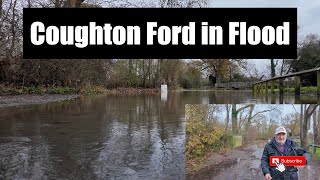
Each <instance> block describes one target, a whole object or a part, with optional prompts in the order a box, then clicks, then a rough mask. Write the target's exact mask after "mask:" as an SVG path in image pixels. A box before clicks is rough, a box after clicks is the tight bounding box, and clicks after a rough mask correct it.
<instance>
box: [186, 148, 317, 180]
mask: <svg viewBox="0 0 320 180" xmlns="http://www.w3.org/2000/svg"><path fill="white" fill-rule="evenodd" d="M265 143H266V142H258V143H256V144H253V145H250V146H247V147H240V148H237V149H235V150H232V151H230V152H228V153H225V154H216V153H215V154H212V155H211V156H210V157H209V158H208V159H207V162H206V164H207V165H206V167H205V168H203V169H201V170H200V171H199V172H197V173H196V174H194V175H190V176H187V179H206V180H217V179H218V180H219V179H223V180H229V179H230V180H234V179H237V180H251V179H257V180H259V179H261V180H263V179H264V176H263V174H262V171H261V168H260V163H261V156H262V153H263V148H264V145H265ZM319 168H320V162H319V160H317V159H315V158H312V160H311V164H310V165H309V166H306V167H304V168H300V169H299V179H303V180H308V179H310V180H317V179H319V180H320V172H319Z"/></svg>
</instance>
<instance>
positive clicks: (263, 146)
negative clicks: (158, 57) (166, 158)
mask: <svg viewBox="0 0 320 180" xmlns="http://www.w3.org/2000/svg"><path fill="white" fill-rule="evenodd" d="M319 133H320V106H319V105H317V104H208V105H203V104H187V105H186V150H185V151H186V178H187V179H210V180H211V179H212V180H213V179H214V180H216V179H239V180H242V179H271V178H272V179H290V180H297V179H319V177H320V172H319V167H320V135H319Z"/></svg>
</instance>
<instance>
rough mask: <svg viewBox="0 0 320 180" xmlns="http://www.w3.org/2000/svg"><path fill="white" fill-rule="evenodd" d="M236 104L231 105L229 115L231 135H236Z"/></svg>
mask: <svg viewBox="0 0 320 180" xmlns="http://www.w3.org/2000/svg"><path fill="white" fill-rule="evenodd" d="M236 108H237V107H236V104H232V110H231V111H232V112H231V113H232V114H231V118H232V133H233V134H236V132H237V124H238V123H237V109H236Z"/></svg>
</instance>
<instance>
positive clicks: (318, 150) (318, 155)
mask: <svg viewBox="0 0 320 180" xmlns="http://www.w3.org/2000/svg"><path fill="white" fill-rule="evenodd" d="M309 153H310V155H312V156H315V157H317V158H318V159H319V160H320V148H317V151H316V153H315V154H312V147H310V148H309Z"/></svg>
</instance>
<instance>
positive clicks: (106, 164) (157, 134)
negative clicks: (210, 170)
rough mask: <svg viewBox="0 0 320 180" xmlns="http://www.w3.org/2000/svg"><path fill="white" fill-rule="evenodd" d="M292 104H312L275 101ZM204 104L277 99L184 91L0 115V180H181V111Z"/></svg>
mask: <svg viewBox="0 0 320 180" xmlns="http://www.w3.org/2000/svg"><path fill="white" fill-rule="evenodd" d="M282 101H283V102H282ZM297 102H299V103H300V102H302V103H317V99H315V98H312V97H308V98H304V97H301V98H300V99H299V100H298V101H297V99H296V98H294V97H284V98H283V99H282V100H281V101H280V103H297ZM208 103H210V104H214V103H216V104H223V103H237V104H238V103H279V98H278V97H273V98H272V97H264V96H262V95H261V96H253V94H252V92H251V91H184V92H172V93H169V94H168V95H167V96H161V94H160V93H155V94H140V95H104V96H94V97H86V98H78V99H74V100H68V101H63V102H56V103H48V104H43V105H27V106H21V107H8V108H4V109H0V179H185V154H184V151H185V149H184V148H185V147H184V145H185V114H184V113H185V104H208Z"/></svg>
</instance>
